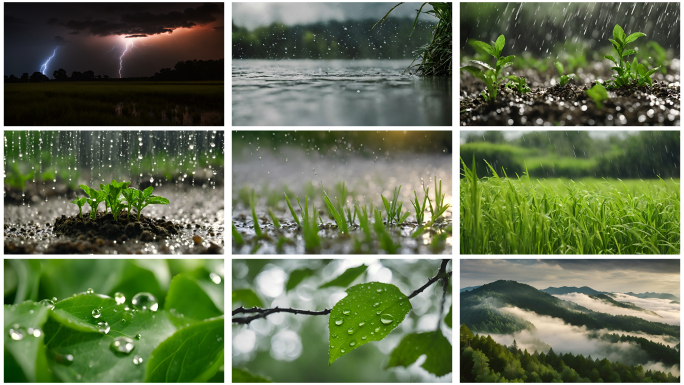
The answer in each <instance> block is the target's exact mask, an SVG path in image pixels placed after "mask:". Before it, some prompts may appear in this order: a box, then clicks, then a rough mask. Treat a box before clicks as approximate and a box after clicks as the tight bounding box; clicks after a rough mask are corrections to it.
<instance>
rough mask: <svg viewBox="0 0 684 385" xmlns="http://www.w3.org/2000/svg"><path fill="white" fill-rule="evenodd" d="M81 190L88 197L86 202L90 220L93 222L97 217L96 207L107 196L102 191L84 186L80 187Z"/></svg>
mask: <svg viewBox="0 0 684 385" xmlns="http://www.w3.org/2000/svg"><path fill="white" fill-rule="evenodd" d="M79 187H81V189H82V190H83V191H84V192H85V193H86V195H88V197H90V199H87V200H86V203H87V204H88V206H90V219H92V220H95V218H96V217H97V206H99V205H100V203H102V202H104V201H105V200H106V199H107V194H106V193H105V192H104V191H100V190H95V189H94V188H91V187H88V186H86V185H84V184H82V185H80V186H79Z"/></svg>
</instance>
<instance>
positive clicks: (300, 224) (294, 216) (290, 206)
mask: <svg viewBox="0 0 684 385" xmlns="http://www.w3.org/2000/svg"><path fill="white" fill-rule="evenodd" d="M283 195H285V202H287V207H288V208H289V209H290V213H292V218H293V219H294V220H295V222H297V226H299V227H302V223H301V222H300V221H299V217H297V213H295V211H294V208H292V203H290V199H289V198H288V197H287V193H283ZM297 201H299V198H297Z"/></svg>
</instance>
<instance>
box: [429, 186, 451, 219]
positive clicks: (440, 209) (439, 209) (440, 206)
mask: <svg viewBox="0 0 684 385" xmlns="http://www.w3.org/2000/svg"><path fill="white" fill-rule="evenodd" d="M428 190H429V189H428ZM425 196H427V197H428V204H429V205H430V215H431V216H432V219H431V220H430V225H432V224H433V223H436V222H437V219H439V218H440V217H441V216H442V214H444V212H445V211H447V209H448V208H449V207H451V205H450V204H448V203H447V204H446V205H445V204H444V196H445V194H442V180H441V179H440V180H439V188H438V187H437V176H435V207H434V209H433V207H432V201H431V200H430V197H429V196H428V193H427V191H426V192H425Z"/></svg>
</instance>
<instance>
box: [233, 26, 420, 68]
mask: <svg viewBox="0 0 684 385" xmlns="http://www.w3.org/2000/svg"><path fill="white" fill-rule="evenodd" d="M377 22H378V20H373V19H367V20H362V21H353V22H352V21H347V22H339V21H329V22H325V23H315V24H305V25H295V26H286V25H284V24H281V23H273V24H271V25H269V26H264V27H259V28H257V29H255V30H253V31H249V30H248V29H247V28H243V27H239V26H236V25H235V22H233V59H409V58H410V59H413V57H414V56H415V55H414V53H413V52H414V51H415V50H416V49H418V47H420V46H422V45H425V44H427V43H429V42H430V34H431V27H432V24H430V23H427V22H419V23H418V24H417V25H416V29H415V31H414V32H413V34H411V28H412V27H413V19H411V18H401V19H399V18H388V19H387V20H386V21H385V22H384V24H378V25H377V26H376V27H375V28H373V25H375V23H377Z"/></svg>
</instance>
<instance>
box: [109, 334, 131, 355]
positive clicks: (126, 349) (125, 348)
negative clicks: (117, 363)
mask: <svg viewBox="0 0 684 385" xmlns="http://www.w3.org/2000/svg"><path fill="white" fill-rule="evenodd" d="M109 348H110V349H111V350H112V351H113V352H114V353H122V354H129V353H130V352H132V351H133V349H135V344H134V343H133V340H132V339H130V338H128V337H116V338H114V340H113V341H112V343H111V344H110V345H109Z"/></svg>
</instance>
